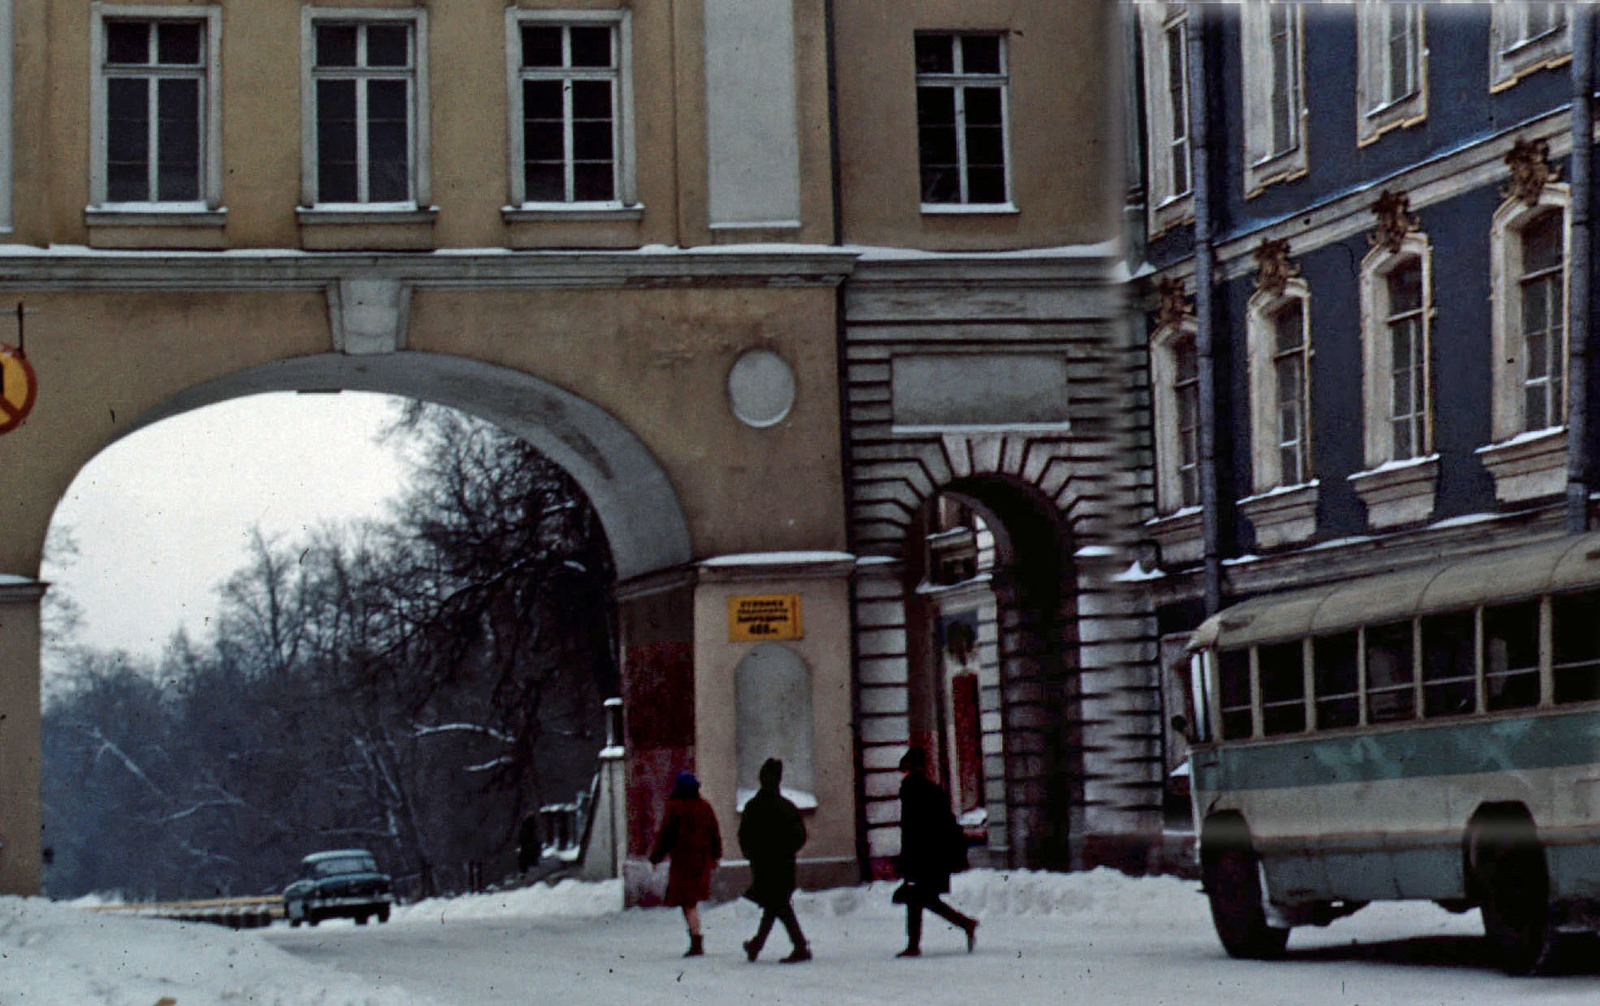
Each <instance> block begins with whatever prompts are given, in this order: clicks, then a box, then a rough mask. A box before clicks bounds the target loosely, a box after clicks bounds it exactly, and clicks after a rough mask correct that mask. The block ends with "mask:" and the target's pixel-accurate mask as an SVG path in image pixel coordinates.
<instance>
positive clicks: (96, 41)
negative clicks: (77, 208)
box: [89, 4, 221, 211]
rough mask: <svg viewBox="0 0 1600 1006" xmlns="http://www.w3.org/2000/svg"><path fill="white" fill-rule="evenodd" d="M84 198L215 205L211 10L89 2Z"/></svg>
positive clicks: (103, 205) (144, 205) (217, 174)
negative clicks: (87, 153)
mask: <svg viewBox="0 0 1600 1006" xmlns="http://www.w3.org/2000/svg"><path fill="white" fill-rule="evenodd" d="M91 22H92V23H91V36H90V38H91V43H90V48H91V60H92V61H93V67H94V72H93V77H92V78H91V85H92V86H91V90H90V104H91V109H90V116H91V117H90V134H91V135H90V172H89V173H90V196H89V198H90V204H91V206H92V207H95V208H100V209H108V210H114V209H151V210H196V211H204V210H206V209H207V208H208V207H213V208H214V207H216V206H217V205H219V204H220V202H221V191H220V190H221V182H220V179H221V171H220V146H219V142H218V140H219V133H220V109H219V108H218V72H217V52H218V34H219V30H220V27H221V17H220V13H219V12H218V10H217V9H216V8H207V7H200V8H173V7H142V6H129V7H123V6H106V5H102V4H95V5H93V6H92V7H91Z"/></svg>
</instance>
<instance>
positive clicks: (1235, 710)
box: [1217, 650, 1255, 740]
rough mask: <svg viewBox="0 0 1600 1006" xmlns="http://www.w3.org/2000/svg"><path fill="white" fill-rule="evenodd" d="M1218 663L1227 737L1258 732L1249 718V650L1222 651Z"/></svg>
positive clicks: (1225, 735)
mask: <svg viewBox="0 0 1600 1006" xmlns="http://www.w3.org/2000/svg"><path fill="white" fill-rule="evenodd" d="M1217 663H1218V671H1219V674H1220V680H1219V682H1218V684H1219V686H1220V691H1221V693H1222V736H1223V738H1224V739H1227V740H1232V739H1234V738H1239V737H1249V736H1251V734H1253V733H1254V732H1255V731H1254V728H1253V727H1252V725H1251V719H1250V651H1249V650H1232V651H1229V652H1227V653H1222V654H1219V659H1218V662H1217Z"/></svg>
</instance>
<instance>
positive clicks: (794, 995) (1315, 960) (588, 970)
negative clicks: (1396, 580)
mask: <svg viewBox="0 0 1600 1006" xmlns="http://www.w3.org/2000/svg"><path fill="white" fill-rule="evenodd" d="M956 883H957V888H956V892H955V896H954V899H953V900H954V901H955V902H956V903H957V904H959V905H960V906H961V907H962V908H963V909H964V910H966V911H969V912H973V913H975V914H977V915H978V917H979V918H980V919H981V920H982V927H981V928H980V930H979V940H978V949H977V952H976V953H975V954H973V955H971V956H969V955H967V954H966V953H965V948H964V946H963V944H962V941H961V939H960V936H959V934H958V933H957V932H956V931H955V930H953V929H950V928H949V927H947V926H945V925H944V924H943V923H941V922H939V921H938V920H936V919H932V918H930V919H929V920H928V926H927V936H926V937H925V939H924V944H923V948H924V956H923V957H922V958H920V959H917V960H896V959H895V958H894V954H895V952H896V951H897V950H899V949H900V948H901V947H902V946H903V945H904V931H903V916H902V915H901V914H900V910H899V909H897V908H895V907H894V906H892V905H890V904H889V902H888V892H889V890H890V888H889V887H888V886H885V885H875V886H873V887H870V888H857V889H851V890H845V891H832V892H823V893H819V894H811V895H802V896H801V897H800V898H797V902H796V903H797V908H798V910H799V913H800V919H801V924H802V926H804V928H805V929H806V932H807V935H808V936H809V937H810V938H811V941H812V946H813V949H814V951H815V953H816V960H815V961H814V962H812V963H810V964H803V965H796V966H782V965H779V964H777V963H776V959H777V957H779V956H781V955H782V954H783V953H784V952H786V951H787V949H788V947H787V942H786V940H785V939H784V937H783V935H782V932H781V930H780V931H779V932H777V933H775V934H774V937H773V940H772V941H771V942H770V943H769V944H768V948H767V951H766V955H765V956H764V958H763V960H762V961H761V962H759V963H757V964H749V963H747V962H746V961H745V960H744V956H743V954H742V952H741V951H740V949H739V943H740V941H741V940H743V939H745V938H746V937H748V936H749V934H750V933H751V932H752V931H753V930H754V928H755V919H756V913H755V910H754V908H753V907H752V906H749V905H747V904H743V903H738V904H733V905H724V906H719V907H715V908H712V909H710V910H709V911H707V913H706V933H707V940H706V942H707V947H708V956H707V957H705V958H702V959H697V960H683V959H681V958H679V957H678V954H679V953H681V951H682V949H683V944H684V939H683V930H682V923H681V919H680V917H679V916H678V914H677V913H676V912H673V911H668V910H664V909H655V910H632V911H625V912H614V913H610V914H605V915H599V916H595V917H589V918H563V917H522V918H509V917H489V918H474V917H461V918H452V917H451V914H452V913H451V909H450V907H449V906H450V905H451V904H453V903H448V902H447V903H440V906H441V907H439V908H438V918H436V919H427V918H424V917H422V915H421V912H420V909H421V908H422V907H425V906H419V908H418V909H414V910H412V911H411V912H409V913H407V914H405V915H403V916H401V917H398V918H397V919H396V921H395V922H393V923H390V924H389V925H387V926H381V927H380V926H367V927H364V928H357V927H355V926H354V925H351V924H349V923H326V924H324V925H322V926H320V927H319V928H317V929H315V930H311V929H297V930H290V929H287V928H283V927H277V928H274V929H273V930H271V931H270V932H268V933H265V934H262V936H261V938H263V939H265V940H267V941H268V942H270V943H272V944H273V945H275V946H277V947H279V948H281V949H282V950H284V951H287V952H288V953H289V954H291V955H293V956H295V957H299V958H302V959H304V960H306V961H308V962H314V963H315V964H316V965H319V966H320V967H322V968H329V969H334V970H337V971H342V972H345V973H346V974H347V975H349V976H351V977H353V978H357V979H358V980H362V981H366V982H369V983H370V984H371V986H372V987H374V988H388V989H396V990H404V991H405V992H408V993H411V994H412V995H415V996H417V997H418V998H423V997H428V998H432V999H436V1000H437V1001H439V1002H441V1003H447V1004H470V1006H494V1004H502V1003H505V1004H510V1003H516V1004H528V1003H557V1004H563V1006H567V1004H574V1006H576V1004H590V1003H593V1004H626V1006H653V1004H664V1003H695V1004H698V1006H721V1004H733V1003H750V1002H758V1003H808V1004H809V1003H828V1004H864V1003H918V1004H919V1006H920V1004H938V1003H951V1004H955V1003H960V1004H972V1003H982V1002H996V1001H1004V1002H1020V1003H1053V1002H1079V1003H1082V1002H1092V1003H1102V1002H1116V1003H1151V1004H1157V1003H1185V1004H1193V1003H1226V1004H1229V1006H1248V1004H1258V1003H1348V1004H1362V1006H1381V1004H1390V1003H1392V1004H1397V1006H1398V1004H1406V1006H1413V1004H1425V1003H1500V1002H1507V1003H1539V1004H1541V1006H1542V1004H1563V1003H1574V1004H1576V1003H1593V1002H1596V1001H1600V944H1595V943H1587V944H1584V945H1582V946H1581V947H1580V948H1579V952H1577V953H1575V954H1569V955H1568V956H1567V959H1566V961H1565V962H1564V967H1563V971H1564V972H1565V973H1563V974H1561V975H1559V976H1554V977H1540V978H1533V979H1512V978H1507V977H1505V976H1503V975H1501V974H1500V973H1499V972H1498V971H1496V970H1495V969H1494V968H1493V966H1492V965H1490V964H1489V963H1488V962H1487V961H1485V960H1484V954H1483V951H1482V947H1481V942H1480V940H1479V936H1480V934H1481V932H1482V930H1481V928H1480V926H1479V923H1478V918H1477V913H1476V912H1473V913H1470V914H1467V915H1461V916H1455V915H1449V914H1447V913H1445V912H1444V911H1442V910H1440V909H1438V908H1435V907H1433V906H1431V905H1378V906H1374V907H1371V908H1368V909H1367V910H1366V911H1364V912H1361V913H1359V914H1357V915H1355V916H1353V917H1351V918H1349V919H1345V920H1341V921H1340V922H1338V923H1335V924H1334V925H1333V926H1330V927H1328V928H1326V929H1314V928H1308V929H1303V930H1296V932H1295V934H1294V936H1293V937H1292V938H1291V940H1290V943H1289V954H1288V957H1287V959H1285V960H1282V961H1276V962H1270V963H1255V962H1243V961H1233V960H1230V959H1228V958H1227V957H1226V956H1225V955H1224V954H1223V953H1222V950H1221V948H1220V947H1219V946H1218V944H1217V942H1216V939H1215V937H1214V936H1213V934H1212V931H1211V925H1210V920H1209V916H1208V915H1207V912H1206V906H1205V901H1204V899H1203V898H1202V897H1201V896H1200V895H1199V894H1198V887H1197V885H1195V884H1192V883H1186V882H1183V881H1178V880H1174V879H1171V878H1150V879H1144V880H1133V879H1130V878H1126V877H1122V876H1120V875H1118V874H1114V873H1110V872H1109V871H1097V872H1096V873H1093V874H1078V875H1073V876H1067V877H1062V876H1052V875H1041V874H992V873H982V872H980V873H974V874H969V875H964V876H961V877H958V878H957V881H956ZM999 990H1003V993H1002V992H1000V991H999Z"/></svg>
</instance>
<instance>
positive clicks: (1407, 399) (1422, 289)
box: [1361, 233, 1433, 468]
mask: <svg viewBox="0 0 1600 1006" xmlns="http://www.w3.org/2000/svg"><path fill="white" fill-rule="evenodd" d="M1431 261H1432V260H1431V256H1430V253H1429V249H1428V244H1427V239H1426V238H1425V237H1423V236H1422V235H1421V234H1416V233H1412V234H1408V235H1406V237H1405V238H1404V240H1403V241H1402V242H1401V244H1400V247H1399V248H1398V249H1395V250H1389V249H1386V248H1377V249H1374V250H1373V252H1372V253H1371V254H1370V255H1368V256H1367V259H1366V261H1365V262H1363V264H1362V284H1361V300H1362V303H1361V318H1362V328H1363V338H1362V342H1363V354H1362V356H1363V364H1364V367H1363V370H1364V379H1363V386H1364V389H1365V392H1364V396H1363V397H1364V399H1365V412H1366V425H1365V431H1366V433H1365V438H1364V453H1365V457H1366V463H1367V465H1368V467H1372V468H1375V467H1377V466H1378V465H1381V464H1384V463H1385V462H1389V461H1404V460H1408V459H1411V458H1420V457H1424V456H1426V455H1428V454H1430V453H1431V452H1432V450H1433V429H1432V427H1433V420H1432V406H1433V390H1432V381H1431V372H1430V363H1429V353H1430V333H1431V321H1432V319H1431V314H1432V310H1433V304H1432V296H1431V292H1430V289H1431V284H1432V275H1431Z"/></svg>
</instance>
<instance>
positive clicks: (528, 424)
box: [122, 352, 690, 581]
mask: <svg viewBox="0 0 1600 1006" xmlns="http://www.w3.org/2000/svg"><path fill="white" fill-rule="evenodd" d="M273 391H302V392H325V391H370V392H376V393H379V394H389V395H399V396H403V397H407V398H416V399H420V400H422V401H426V402H432V403H435V404H438V405H446V406H449V407H451V408H454V409H459V410H460V411H462V412H466V413H469V414H470V415H474V416H477V417H479V418H481V419H485V420H487V421H489V422H491V423H494V424H495V425H497V426H499V427H501V428H502V429H505V430H507V431H509V432H511V433H514V434H516V435H517V436H520V437H522V438H523V439H525V440H527V441H528V442H529V443H531V444H533V445H534V446H535V447H537V448H538V449H539V450H540V451H541V452H542V453H543V454H544V455H545V456H546V457H548V458H550V459H551V460H552V461H554V462H555V463H556V464H558V465H560V466H561V467H562V468H564V469H565V470H566V471H567V473H568V474H570V475H571V476H572V477H573V479H574V480H575V481H576V482H577V483H578V485H579V486H580V487H582V489H583V491H584V493H585V495H587V496H588V497H589V501H590V502H591V503H592V504H593V505H594V508H595V511H596V512H597V513H598V514H599V515H600V523H601V524H602V526H604V528H605V532H606V538H607V540H608V541H610V543H611V549H612V557H613V560H614V562H615V564H616V570H617V579H618V580H619V581H626V580H629V579H632V578H634V577H638V576H642V575H645V574H647V573H652V572H656V571H658V570H663V569H670V568H672V567H674V566H677V565H679V564H681V563H684V562H687V561H688V560H689V558H690V543H689V529H688V523H687V521H686V519H685V517H684V513H683V508H682V506H681V505H680V504H679V501H678V496H677V493H676V492H675V491H674V489H673V487H672V483H671V481H670V480H669V479H668V478H667V474H666V472H665V471H663V470H662V468H661V465H660V463H659V462H657V461H656V459H655V458H654V457H653V456H652V455H651V454H650V451H649V450H648V449H647V448H646V447H645V446H644V444H643V443H641V442H640V440H639V438H638V437H637V436H635V435H634V433H633V432H632V431H631V430H629V429H628V428H627V427H626V426H624V425H623V424H622V423H621V422H620V421H619V420H617V419H616V418H615V417H614V416H612V415H611V414H610V413H608V412H606V411H605V410H604V409H601V408H600V407H599V406H596V405H594V404H593V403H591V402H589V401H586V400H585V399H582V398H580V397H578V396H577V395H574V394H572V393H571V392H569V391H565V390H563V389H561V388H559V387H556V386H555V385H553V384H550V383H549V382H547V381H543V380H540V379H539V378H537V377H534V376H532V375H530V374H526V373H523V372H522V371H519V370H513V369H511V368H508V367H500V366H495V365H493V364H488V363H483V362H480V361H477V360H470V359H465V358H462V357H454V356H445V355H441V354H437V353H418V352H398V353H384V354H375V355H369V356H347V355H344V354H341V353H327V354H320V355H316V356H302V357H296V358H294V359H290V360H281V361H277V362H273V363H268V364H264V365H262V366H259V367H254V368H251V369H249V370H244V371H240V372H238V373H236V374H230V375H228V376H226V377H222V378H219V379H217V380H214V381H208V382H206V383H204V384H199V385H196V386H194V387H192V388H189V389H187V390H185V391H182V392H180V393H178V394H177V395H174V396H173V397H172V398H170V399H168V400H167V401H166V402H164V403H162V404H161V405H159V406H157V407H155V408H153V409H151V410H149V411H147V412H146V413H144V414H143V415H141V416H139V417H138V419H137V420H135V421H134V422H133V423H132V424H130V425H129V427H128V428H127V429H126V430H125V431H123V434H122V435H124V436H126V435H127V434H128V433H131V432H133V431H134V430H137V429H140V428H142V427H144V426H148V425H150V424H152V423H156V422H160V421H161V420H163V419H166V418H168V417H170V416H175V415H178V414H180V413H184V412H188V411H190V410H192V409H198V408H202V407H204V406H207V405H213V404H215V403H217V402H222V401H226V400H228V399H232V398H240V397H243V396H245V395H253V394H261V393H265V392H273Z"/></svg>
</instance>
